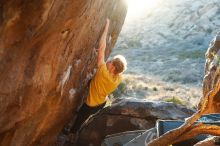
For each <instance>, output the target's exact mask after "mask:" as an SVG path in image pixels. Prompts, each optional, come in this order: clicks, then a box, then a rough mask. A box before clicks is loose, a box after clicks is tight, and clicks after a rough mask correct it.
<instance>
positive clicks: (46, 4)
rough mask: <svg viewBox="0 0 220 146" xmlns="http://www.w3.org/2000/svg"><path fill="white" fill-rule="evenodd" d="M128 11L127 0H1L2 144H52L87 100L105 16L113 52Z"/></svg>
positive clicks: (0, 121) (0, 142)
mask: <svg viewBox="0 0 220 146" xmlns="http://www.w3.org/2000/svg"><path fill="white" fill-rule="evenodd" d="M126 11H127V8H126V5H125V4H124V2H123V0H106V1H102V0H94V1H91V0H80V1H78V0H65V1H54V0H44V1H43V0H32V1H30V0H26V1H23V0H16V1H14V0H1V2H0V113H1V117H0V145H1V146H15V145H16V146H31V145H52V143H53V142H54V140H55V139H56V136H57V134H58V133H59V131H60V130H61V129H62V128H63V126H64V124H65V123H66V122H67V121H68V120H69V119H70V118H71V117H72V112H73V111H75V110H76V109H77V107H78V106H79V105H80V103H81V101H82V100H83V94H82V93H83V91H84V89H85V87H86V86H87V83H88V81H89V80H90V79H91V77H92V75H93V73H94V71H95V70H94V69H95V64H96V53H95V50H94V49H93V48H94V47H96V45H97V42H98V39H99V36H100V34H101V32H102V31H103V27H104V24H105V21H106V18H107V17H108V18H109V19H110V21H111V24H110V30H109V34H108V40H109V41H108V45H107V52H106V54H107V55H109V53H110V51H111V49H112V47H113V46H114V44H115V42H116V39H117V37H118V34H119V32H120V30H121V28H122V25H123V23H124V18H125V15H126Z"/></svg>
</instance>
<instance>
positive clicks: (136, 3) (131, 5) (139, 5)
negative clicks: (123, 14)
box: [127, 0, 158, 17]
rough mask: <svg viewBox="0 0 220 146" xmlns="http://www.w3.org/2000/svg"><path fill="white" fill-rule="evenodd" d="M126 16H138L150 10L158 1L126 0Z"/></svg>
mask: <svg viewBox="0 0 220 146" xmlns="http://www.w3.org/2000/svg"><path fill="white" fill-rule="evenodd" d="M127 3H128V13H127V17H139V16H141V15H142V14H144V13H147V12H151V11H152V10H153V9H154V8H155V7H156V6H157V3H158V0H127Z"/></svg>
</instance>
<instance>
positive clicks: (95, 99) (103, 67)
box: [70, 19, 127, 141]
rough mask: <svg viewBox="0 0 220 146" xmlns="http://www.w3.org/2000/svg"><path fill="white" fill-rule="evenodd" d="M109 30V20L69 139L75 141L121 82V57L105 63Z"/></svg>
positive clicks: (123, 63)
mask: <svg viewBox="0 0 220 146" xmlns="http://www.w3.org/2000/svg"><path fill="white" fill-rule="evenodd" d="M108 28H109V19H107V21H106V25H105V28H104V32H103V34H102V36H101V38H100V40H99V45H98V49H97V50H98V58H97V65H98V69H97V72H96V74H95V76H94V77H93V79H92V80H91V82H90V85H89V92H88V95H87V98H86V99H85V101H84V103H83V105H82V107H81V108H80V109H79V111H78V114H77V118H76V120H75V123H74V125H73V127H72V128H71V130H70V132H71V134H70V139H72V141H73V139H76V135H77V133H78V130H79V129H80V127H81V125H82V124H83V123H84V121H85V120H86V119H87V118H88V117H89V116H90V115H92V114H95V113H96V112H98V111H99V110H100V109H102V108H103V107H104V106H105V104H106V98H107V96H108V95H109V94H110V93H111V92H113V91H114V90H115V89H116V88H117V86H118V85H119V83H120V82H121V76H122V73H123V72H124V71H125V69H126V66H127V63H126V60H125V58H124V57H123V56H121V55H117V56H115V57H114V58H113V59H112V60H110V61H107V62H105V60H104V59H105V48H106V38H107V34H108Z"/></svg>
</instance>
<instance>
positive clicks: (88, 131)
mask: <svg viewBox="0 0 220 146" xmlns="http://www.w3.org/2000/svg"><path fill="white" fill-rule="evenodd" d="M193 112H194V111H192V110H189V109H186V108H184V107H182V106H177V105H174V104H172V103H167V102H151V101H146V100H140V99H139V100H138V99H136V100H135V99H123V100H118V101H116V103H114V104H113V105H112V106H111V107H107V108H105V109H104V110H102V111H101V112H100V113H98V114H97V115H95V116H94V117H92V118H90V119H89V121H88V122H87V124H85V126H84V127H82V129H81V131H80V134H79V139H78V142H77V146H89V145H95V146H96V145H97V146H98V145H100V143H101V141H102V140H103V139H104V137H105V136H106V135H109V134H113V133H119V132H124V131H130V130H140V129H150V128H152V127H154V126H155V123H156V120H157V119H184V118H185V117H188V116H190V115H191V114H192V113H193Z"/></svg>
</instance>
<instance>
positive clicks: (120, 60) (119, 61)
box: [112, 55, 127, 74]
mask: <svg viewBox="0 0 220 146" xmlns="http://www.w3.org/2000/svg"><path fill="white" fill-rule="evenodd" d="M112 63H113V66H114V67H115V72H114V73H115V74H120V73H123V72H124V71H125V70H126V69H127V61H126V59H125V57H124V56H122V55H116V56H114V57H113V60H112Z"/></svg>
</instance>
